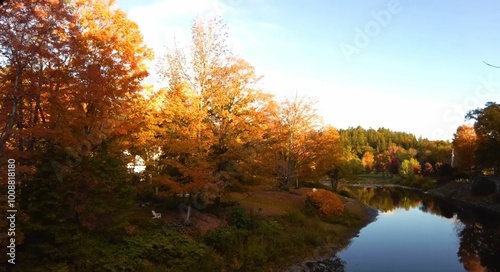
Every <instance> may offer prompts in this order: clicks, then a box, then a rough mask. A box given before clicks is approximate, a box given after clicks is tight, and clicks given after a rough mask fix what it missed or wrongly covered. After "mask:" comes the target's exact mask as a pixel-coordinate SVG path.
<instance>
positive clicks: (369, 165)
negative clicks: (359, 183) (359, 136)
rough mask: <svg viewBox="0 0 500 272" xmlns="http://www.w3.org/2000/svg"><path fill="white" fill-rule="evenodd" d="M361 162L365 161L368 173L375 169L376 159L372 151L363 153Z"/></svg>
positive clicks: (364, 164)
mask: <svg viewBox="0 0 500 272" xmlns="http://www.w3.org/2000/svg"><path fill="white" fill-rule="evenodd" d="M361 162H362V163H363V167H364V168H365V171H366V173H371V172H372V171H373V164H374V162H375V159H374V157H373V154H372V153H371V152H368V151H367V152H365V154H363V158H361Z"/></svg>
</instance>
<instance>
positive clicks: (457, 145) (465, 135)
mask: <svg viewBox="0 0 500 272" xmlns="http://www.w3.org/2000/svg"><path fill="white" fill-rule="evenodd" d="M476 148H477V135H476V131H475V130H474V127H472V126H468V125H462V126H460V127H458V128H457V131H456V133H455V135H454V137H453V151H454V155H455V158H454V160H455V162H456V164H457V165H458V166H459V167H460V168H461V169H462V170H464V171H467V172H469V173H470V172H472V168H473V166H474V163H475V159H474V154H475V152H476Z"/></svg>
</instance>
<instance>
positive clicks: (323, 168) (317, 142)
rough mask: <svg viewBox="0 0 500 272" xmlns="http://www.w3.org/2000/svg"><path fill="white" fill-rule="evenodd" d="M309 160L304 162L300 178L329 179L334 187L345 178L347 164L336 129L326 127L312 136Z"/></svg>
mask: <svg viewBox="0 0 500 272" xmlns="http://www.w3.org/2000/svg"><path fill="white" fill-rule="evenodd" d="M306 145H307V146H306V148H307V150H308V151H309V152H308V154H307V155H308V160H307V161H303V162H304V163H303V165H302V166H303V167H302V170H301V171H300V176H301V177H302V178H304V179H308V180H312V181H319V180H320V179H321V178H323V177H328V178H329V179H330V181H331V184H332V187H333V188H336V187H337V186H336V184H337V183H338V181H339V180H340V179H341V178H343V177H345V175H343V169H342V167H343V166H344V164H345V163H346V158H345V156H344V154H343V146H342V142H341V141H340V135H339V133H338V131H337V129H335V128H334V127H331V126H325V127H322V128H321V129H320V130H318V131H313V132H311V134H310V139H309V141H307V142H306Z"/></svg>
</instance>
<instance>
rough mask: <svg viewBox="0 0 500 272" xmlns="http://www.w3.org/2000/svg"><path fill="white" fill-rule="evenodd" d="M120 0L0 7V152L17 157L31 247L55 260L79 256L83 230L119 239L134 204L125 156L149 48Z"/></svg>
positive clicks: (47, 0)
mask: <svg viewBox="0 0 500 272" xmlns="http://www.w3.org/2000/svg"><path fill="white" fill-rule="evenodd" d="M113 4H114V1H106V0H91V1H83V0H67V1H59V0H40V1H38V0H37V1H34V0H27V1H24V0H23V1H21V0H12V1H6V2H5V3H4V4H3V5H2V9H1V10H0V53H1V55H2V57H1V58H0V124H1V127H0V156H1V157H2V161H6V160H4V158H6V157H8V158H14V159H16V162H17V167H16V170H18V181H19V182H18V184H16V186H19V187H20V188H22V191H21V190H17V191H18V192H19V195H18V199H19V200H20V203H19V205H20V207H21V210H22V212H25V213H27V214H28V215H29V223H26V224H24V227H23V228H22V229H20V230H19V231H26V232H27V233H26V247H25V250H26V251H29V249H30V248H31V249H34V251H36V250H35V248H36V247H37V245H38V246H40V247H45V249H47V251H44V250H40V251H39V252H45V253H44V254H47V255H44V256H46V257H47V258H46V259H44V261H47V262H50V259H52V260H55V258H58V257H57V256H61V254H62V255H64V254H66V253H67V254H69V255H71V254H74V252H73V251H72V250H67V249H68V247H66V246H67V245H69V244H71V243H72V241H74V240H72V239H73V238H71V237H74V234H75V233H76V232H78V231H77V230H78V229H80V230H84V231H91V232H92V231H98V232H99V233H106V232H108V231H110V232H113V231H116V232H114V234H115V235H116V236H115V238H116V237H117V236H119V232H118V231H117V230H118V229H120V231H122V232H123V228H124V226H125V224H124V220H125V217H124V213H126V212H127V207H129V206H130V204H131V201H132V196H133V195H132V194H131V192H132V191H131V188H130V186H128V185H127V183H126V182H124V181H125V180H124V178H126V176H124V172H123V169H124V167H123V166H124V165H123V164H122V163H123V162H122V160H121V153H123V148H124V147H125V146H126V145H127V144H128V143H130V139H127V138H128V132H130V131H133V130H135V129H136V124H137V118H138V117H140V114H139V113H140V112H139V111H138V108H137V106H138V105H137V102H138V101H139V100H141V99H142V98H141V96H140V92H141V90H142V84H141V81H142V79H144V78H145V77H146V76H147V69H146V66H145V61H146V60H147V59H149V58H150V57H151V52H150V50H149V49H148V48H147V47H145V46H144V45H143V43H142V35H141V33H140V32H139V29H138V26H137V25H136V24H135V23H134V22H132V21H130V20H129V19H127V16H126V14H125V13H124V12H123V11H121V10H119V9H117V8H115V7H114V6H113ZM105 169H112V171H111V172H110V173H105ZM103 171H104V172H103ZM125 174H126V172H125ZM115 193H116V194H117V195H115V196H117V197H116V198H111V199H108V200H105V199H103V198H102V197H103V196H105V195H107V196H109V195H113V194H115ZM118 221H120V222H118ZM55 222H57V224H55ZM19 234H21V233H19ZM75 237H76V238H77V236H75ZM76 238H75V239H76ZM47 245H51V246H50V248H51V249H50V250H48V247H47ZM57 246H60V248H58V247H57ZM63 251H65V252H64V254H63V253H62V252H63ZM69 255H67V256H68V259H66V260H64V262H66V261H67V262H71V261H68V260H69V258H72V257H75V256H69ZM57 261H61V260H56V262H57Z"/></svg>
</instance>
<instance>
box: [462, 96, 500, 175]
mask: <svg viewBox="0 0 500 272" xmlns="http://www.w3.org/2000/svg"><path fill="white" fill-rule="evenodd" d="M466 118H467V119H470V120H472V119H473V120H476V122H475V123H474V130H475V132H476V135H477V141H478V144H477V149H476V150H477V151H476V158H477V162H478V164H479V165H480V166H482V167H483V168H493V169H494V171H495V174H496V175H499V173H500V105H499V104H497V103H495V102H488V103H486V105H485V107H484V108H482V109H475V110H472V111H470V112H469V113H468V114H467V116H466Z"/></svg>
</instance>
